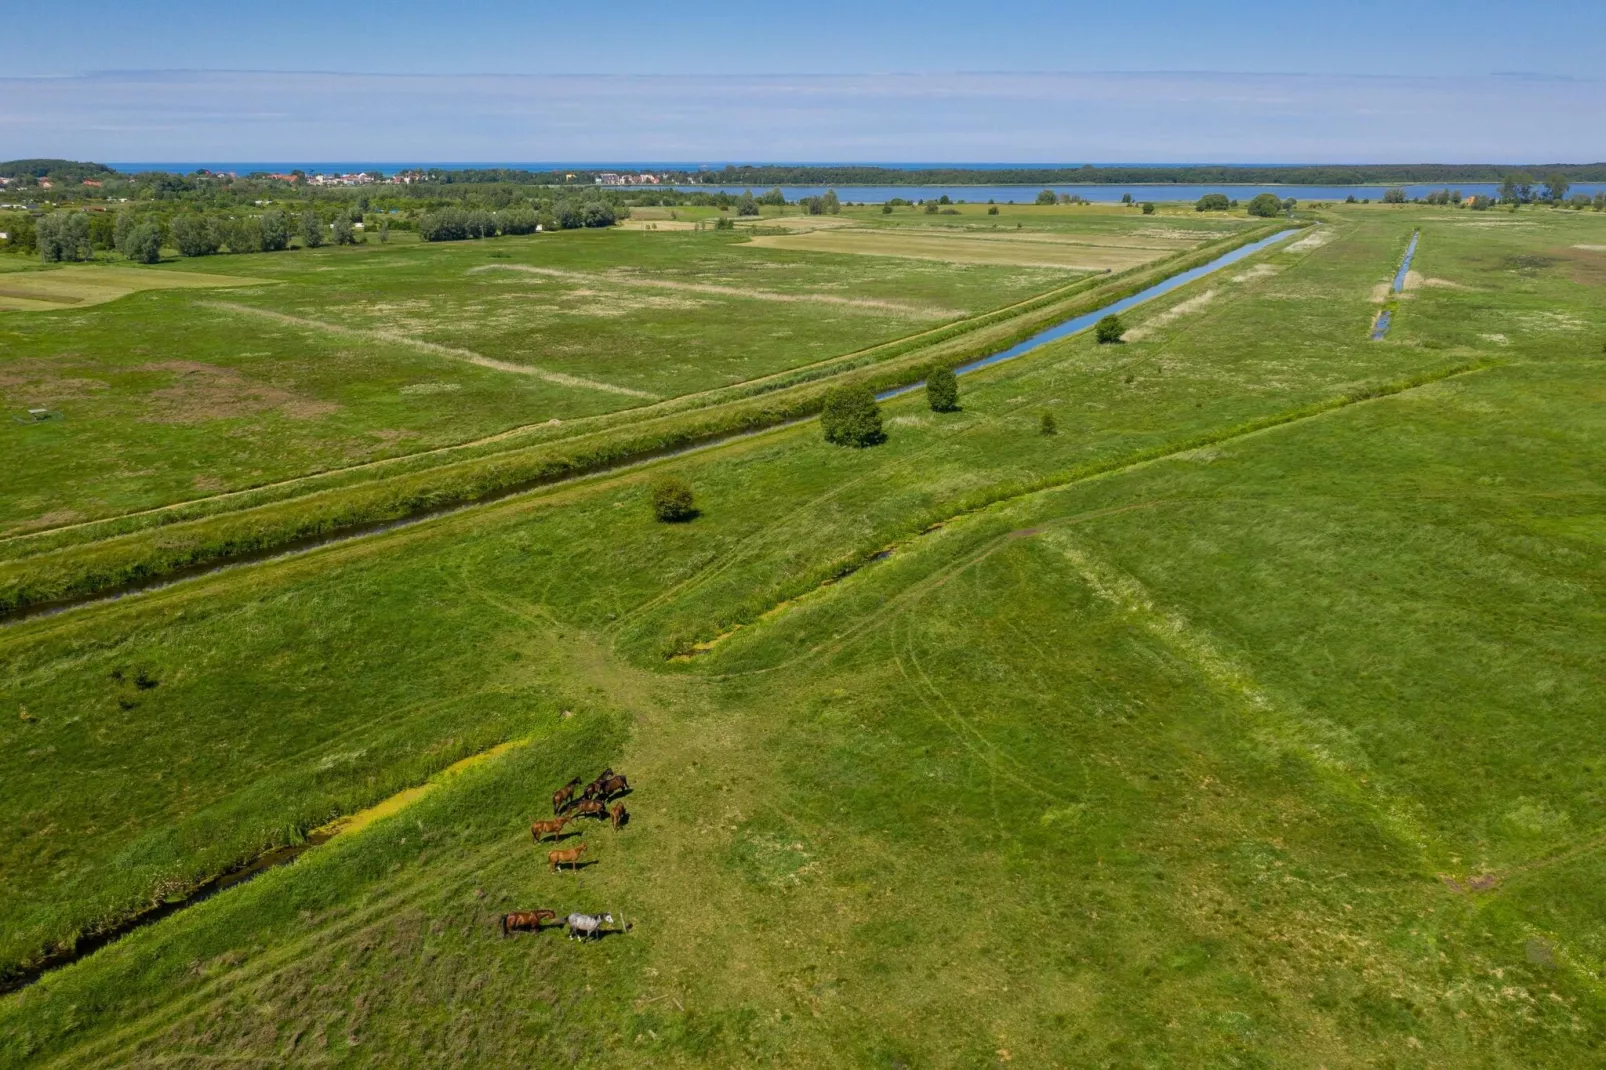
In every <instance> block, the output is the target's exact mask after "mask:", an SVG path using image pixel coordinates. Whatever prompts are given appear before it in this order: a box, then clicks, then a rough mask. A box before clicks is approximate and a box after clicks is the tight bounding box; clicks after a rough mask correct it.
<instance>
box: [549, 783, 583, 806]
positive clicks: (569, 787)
mask: <svg viewBox="0 0 1606 1070" xmlns="http://www.w3.org/2000/svg"><path fill="white" fill-rule="evenodd" d="M579 786H580V778H579V777H575V778H574V779H573V780H571V781H569V782H568V783H567V784H565V785H563V787H561V788H559V789H558V790H557V791H554V792H553V793H552V812H553V813H554V814H561V813H563V808H564V807H565V806H568V805H569V803H570V802H572V801H573V800H574V789H575V788H577V787H579Z"/></svg>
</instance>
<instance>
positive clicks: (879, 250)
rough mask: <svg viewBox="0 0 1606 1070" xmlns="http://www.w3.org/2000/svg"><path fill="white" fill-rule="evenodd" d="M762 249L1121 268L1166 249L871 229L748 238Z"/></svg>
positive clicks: (1155, 256)
mask: <svg viewBox="0 0 1606 1070" xmlns="http://www.w3.org/2000/svg"><path fill="white" fill-rule="evenodd" d="M748 245H749V246H750V247H753V246H756V247H761V248H766V249H793V250H798V251H802V252H814V253H851V254H854V255H859V256H894V257H901V258H905V259H912V260H940V261H943V262H944V263H950V264H1015V265H1020V266H1022V267H1053V268H1062V269H1064V270H1066V271H1104V270H1106V269H1108V270H1110V271H1122V270H1125V269H1127V268H1132V267H1137V266H1139V265H1141V264H1147V263H1149V262H1150V261H1153V260H1157V259H1159V258H1160V257H1161V256H1163V255H1164V254H1165V252H1166V251H1168V250H1161V249H1156V248H1133V247H1129V246H1122V245H1093V244H1090V243H1077V244H1071V243H1065V242H1054V241H1051V240H1050V241H1045V240H1043V239H1042V236H1041V235H1037V236H1034V237H1033V238H1031V239H1028V240H1024V241H1016V240H1011V239H1009V238H1004V237H991V236H988V237H981V236H972V235H965V236H959V235H949V234H943V235H937V234H909V233H906V232H905V233H899V232H889V231H876V230H814V231H808V232H806V233H803V234H766V235H762V236H760V237H756V238H754V239H753V240H752V241H751V242H749V243H748Z"/></svg>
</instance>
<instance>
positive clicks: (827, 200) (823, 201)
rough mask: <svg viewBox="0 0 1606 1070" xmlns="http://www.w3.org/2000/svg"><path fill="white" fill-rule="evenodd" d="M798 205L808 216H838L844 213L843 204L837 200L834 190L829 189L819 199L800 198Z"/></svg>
mask: <svg viewBox="0 0 1606 1070" xmlns="http://www.w3.org/2000/svg"><path fill="white" fill-rule="evenodd" d="M797 204H798V207H799V208H801V209H803V211H804V213H805V214H807V215H836V214H837V213H838V212H840V211H842V202H841V201H840V200H838V199H837V195H836V190H834V189H828V190H826V191H825V192H824V193H823V194H821V195H819V196H818V197H799V198H798V199H797Z"/></svg>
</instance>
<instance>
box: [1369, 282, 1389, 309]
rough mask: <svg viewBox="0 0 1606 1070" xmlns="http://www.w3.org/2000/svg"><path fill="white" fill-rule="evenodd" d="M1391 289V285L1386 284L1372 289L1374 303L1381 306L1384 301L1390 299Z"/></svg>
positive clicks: (1382, 283)
mask: <svg viewBox="0 0 1606 1070" xmlns="http://www.w3.org/2000/svg"><path fill="white" fill-rule="evenodd" d="M1389 289H1390V284H1389V283H1386V282H1380V283H1378V284H1377V285H1376V286H1374V287H1372V303H1373V304H1378V305H1381V304H1382V303H1383V302H1384V301H1387V300H1388V299H1389Z"/></svg>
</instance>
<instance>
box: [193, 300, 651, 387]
mask: <svg viewBox="0 0 1606 1070" xmlns="http://www.w3.org/2000/svg"><path fill="white" fill-rule="evenodd" d="M196 304H198V305H201V306H203V307H205V308H215V309H218V310H220V311H223V312H233V313H236V314H238V315H246V316H257V317H260V318H262V319H268V320H273V321H274V322H275V323H283V324H287V325H289V326H292V327H304V328H306V329H308V330H313V331H322V332H324V333H326V334H338V335H340V336H342V337H345V338H364V339H368V340H370V341H376V342H389V343H391V344H393V345H403V346H410V347H411V348H413V349H418V350H422V351H423V352H425V353H433V354H434V355H436V356H438V357H446V358H448V359H450V360H460V361H464V362H466V363H468V364H477V365H479V366H480V367H482V368H493V369H495V370H496V371H500V372H513V373H514V374H515V375H533V376H534V377H535V378H537V379H542V380H545V381H546V382H549V383H556V384H557V385H558V386H572V387H579V388H580V389H583V390H601V391H605V392H606V393H609V394H624V395H625V396H627V397H633V398H648V399H650V400H652V401H657V400H659V399H658V395H656V394H649V393H647V392H646V391H645V390H636V389H634V388H633V387H628V386H619V385H617V384H615V383H604V382H600V381H598V380H596V379H583V378H581V377H580V376H578V375H565V374H564V373H563V372H554V371H548V370H546V369H545V368H537V367H534V366H533V365H529V364H512V363H509V362H508V361H505V360H493V359H491V358H490V357H483V356H481V355H480V354H478V353H476V352H474V351H473V350H471V349H456V348H454V347H452V346H443V345H440V344H438V343H436V342H425V341H423V340H421V339H418V338H409V337H407V336H406V335H404V334H397V333H395V332H394V331H380V330H363V329H360V328H357V327H346V326H343V325H341V324H338V323H324V322H322V321H321V320H313V319H306V318H305V317H302V316H292V315H290V314H289V313H287V312H274V311H271V310H270V309H266V308H252V307H251V306H250V305H238V304H235V303H234V302H232V301H197V302H196Z"/></svg>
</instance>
